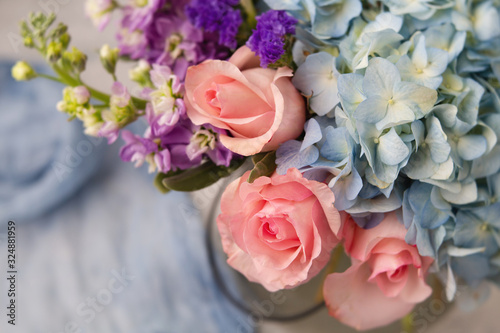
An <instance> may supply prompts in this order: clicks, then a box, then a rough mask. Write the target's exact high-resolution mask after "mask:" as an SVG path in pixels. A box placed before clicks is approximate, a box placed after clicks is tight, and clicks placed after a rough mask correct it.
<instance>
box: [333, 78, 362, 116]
mask: <svg viewBox="0 0 500 333" xmlns="http://www.w3.org/2000/svg"><path fill="white" fill-rule="evenodd" d="M337 84H338V89H339V96H340V100H341V102H342V106H343V108H344V110H345V111H346V112H347V113H348V114H349V115H352V114H353V112H354V110H355V109H356V108H357V106H358V105H359V103H361V102H362V101H363V100H364V99H365V98H366V97H365V95H363V75H360V74H352V73H350V74H342V75H340V76H339V78H338V82H337Z"/></svg>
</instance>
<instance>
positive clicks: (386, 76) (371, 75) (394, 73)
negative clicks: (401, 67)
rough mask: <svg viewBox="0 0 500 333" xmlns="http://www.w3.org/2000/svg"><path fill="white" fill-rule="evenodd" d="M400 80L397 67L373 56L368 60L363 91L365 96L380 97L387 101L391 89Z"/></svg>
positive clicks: (390, 94) (390, 96) (389, 97)
mask: <svg viewBox="0 0 500 333" xmlns="http://www.w3.org/2000/svg"><path fill="white" fill-rule="evenodd" d="M400 82H401V75H400V74H399V71H398V69H397V67H396V66H395V65H394V64H393V63H391V62H390V61H389V60H386V59H383V58H373V59H371V60H370V62H369V64H368V67H367V68H366V72H365V79H364V80H363V92H364V93H365V95H366V96H367V97H372V96H373V97H375V96H376V97H381V98H383V99H385V100H386V101H388V100H389V99H391V98H392V96H393V89H394V87H395V85H396V84H398V83H400Z"/></svg>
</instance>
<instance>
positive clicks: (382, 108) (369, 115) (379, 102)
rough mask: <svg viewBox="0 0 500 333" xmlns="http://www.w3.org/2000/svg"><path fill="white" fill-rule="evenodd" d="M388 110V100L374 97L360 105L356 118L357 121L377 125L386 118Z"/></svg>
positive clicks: (355, 114)
mask: <svg viewBox="0 0 500 333" xmlns="http://www.w3.org/2000/svg"><path fill="white" fill-rule="evenodd" d="M387 109H388V104H387V100H386V99H384V98H382V97H378V96H374V97H370V98H367V99H365V100H364V101H363V102H361V103H360V104H359V105H358V108H357V109H356V111H354V117H355V118H356V119H357V120H361V121H364V122H367V123H371V124H375V123H377V122H379V121H381V120H382V119H384V118H385V117H386V115H387Z"/></svg>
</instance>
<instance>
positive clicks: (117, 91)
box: [109, 82, 130, 108]
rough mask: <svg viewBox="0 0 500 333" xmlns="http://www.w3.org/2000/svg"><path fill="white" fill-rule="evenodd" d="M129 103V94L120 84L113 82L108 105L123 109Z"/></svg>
mask: <svg viewBox="0 0 500 333" xmlns="http://www.w3.org/2000/svg"><path fill="white" fill-rule="evenodd" d="M129 102H130V94H129V92H128V90H127V88H126V87H125V86H124V85H123V84H122V83H120V82H114V83H113V86H112V87H111V99H110V102H109V103H110V104H111V105H114V106H117V107H120V108H124V107H126V106H127V105H128V103H129Z"/></svg>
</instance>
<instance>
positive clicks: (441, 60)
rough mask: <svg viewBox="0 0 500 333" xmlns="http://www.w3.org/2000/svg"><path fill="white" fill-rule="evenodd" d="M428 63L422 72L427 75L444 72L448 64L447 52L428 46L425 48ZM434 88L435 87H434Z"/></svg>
mask: <svg viewBox="0 0 500 333" xmlns="http://www.w3.org/2000/svg"><path fill="white" fill-rule="evenodd" d="M427 55H428V59H429V60H428V64H427V66H426V67H425V70H424V74H425V75H427V76H428V77H434V76H438V75H441V74H443V73H444V71H445V70H446V67H447V65H448V53H446V51H443V50H440V49H436V48H434V47H430V48H428V49H427ZM434 89H437V87H436V88H434Z"/></svg>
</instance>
